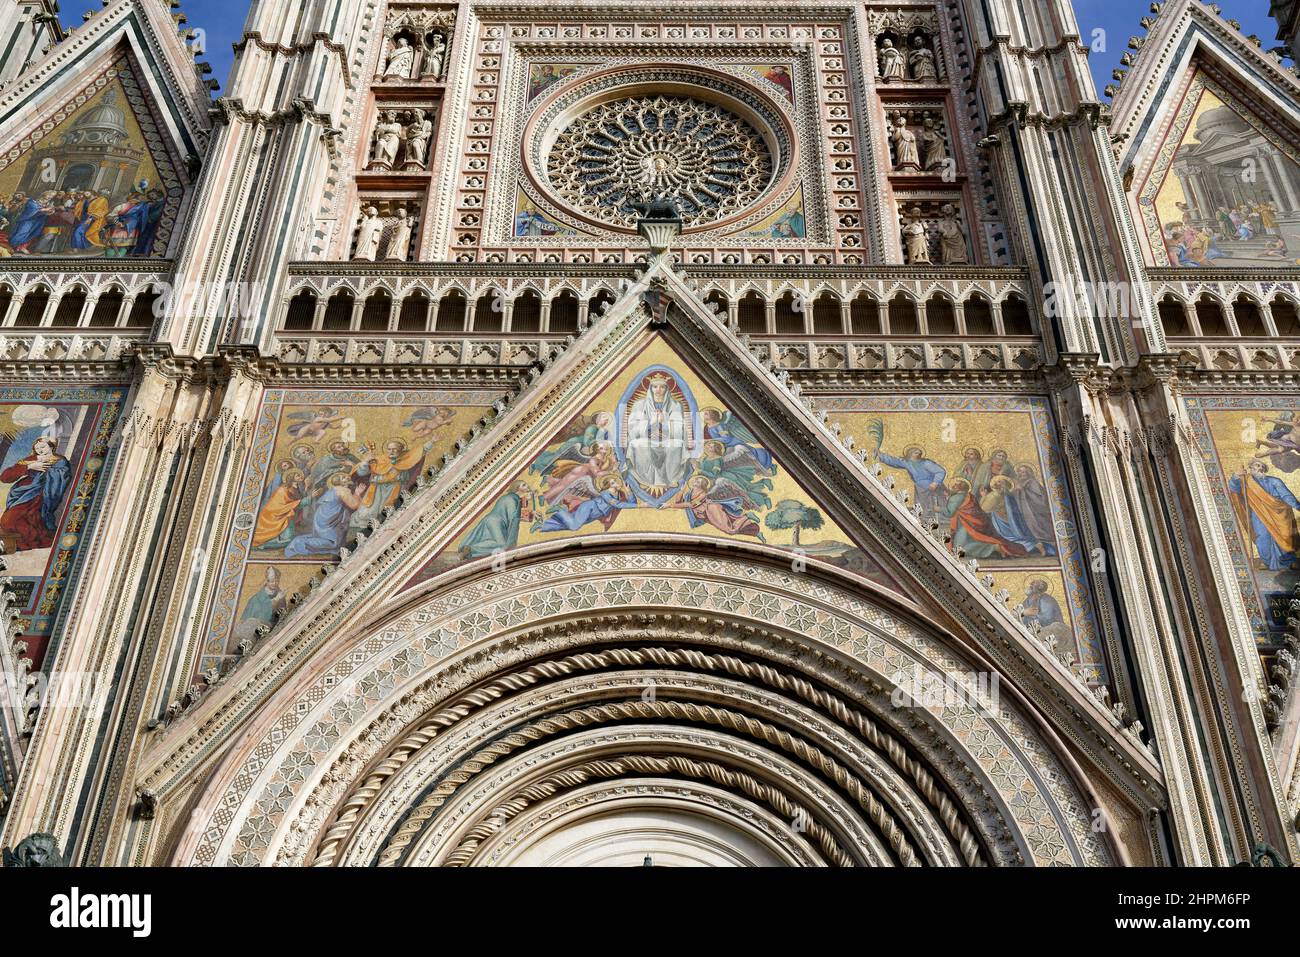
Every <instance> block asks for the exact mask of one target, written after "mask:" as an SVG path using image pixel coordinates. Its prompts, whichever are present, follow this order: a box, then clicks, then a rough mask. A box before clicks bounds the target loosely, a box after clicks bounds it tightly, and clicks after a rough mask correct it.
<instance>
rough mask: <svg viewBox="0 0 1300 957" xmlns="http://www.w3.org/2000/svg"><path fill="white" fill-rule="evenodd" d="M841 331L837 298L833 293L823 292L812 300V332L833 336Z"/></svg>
mask: <svg viewBox="0 0 1300 957" xmlns="http://www.w3.org/2000/svg"><path fill="white" fill-rule="evenodd" d="M843 331H844V325H843V322H842V320H841V318H840V300H839V297H838V296H836V295H835V293H833V292H829V291H828V292H823V293H822V294H821V295H820V296H818V297H817V298H816V299H815V300H813V332H815V333H818V334H819V335H824V334H831V335H834V334H835V333H839V332H843Z"/></svg>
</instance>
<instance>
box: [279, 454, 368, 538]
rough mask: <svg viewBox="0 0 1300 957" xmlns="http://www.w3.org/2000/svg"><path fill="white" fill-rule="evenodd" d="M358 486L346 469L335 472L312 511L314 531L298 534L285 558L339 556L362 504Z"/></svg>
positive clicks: (326, 483)
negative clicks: (354, 484) (353, 482)
mask: <svg viewBox="0 0 1300 957" xmlns="http://www.w3.org/2000/svg"><path fill="white" fill-rule="evenodd" d="M358 489H359V487H354V486H353V485H352V478H351V477H350V476H349V475H348V474H347V473H346V472H335V473H334V474H333V475H331V476H330V477H329V479H328V480H326V482H325V493H324V494H323V495H321V497H320V501H318V502H317V503H316V507H315V508H314V509H313V510H312V515H311V531H309V532H307V533H306V534H304V535H298V536H295V538H294V539H293V541H291V542H290V543H289V544H288V545H287V546H285V549H284V557H285V558H303V557H305V556H307V555H329V556H335V555H338V553H339V549H340V548H342V547H343V545H344V543H345V542H346V541H347V536H348V525H349V524H350V522H351V520H352V516H353V514H354V513H355V512H356V510H357V509H358V508H360V507H361V504H362V497H361V495H360V494H358Z"/></svg>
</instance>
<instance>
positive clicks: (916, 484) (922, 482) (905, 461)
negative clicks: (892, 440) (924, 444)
mask: <svg viewBox="0 0 1300 957" xmlns="http://www.w3.org/2000/svg"><path fill="white" fill-rule="evenodd" d="M876 458H878V459H879V460H880V461H881V462H882V463H884V464H885V465H888V466H889V467H890V468H895V469H902V470H903V471H904V472H906V473H907V474H908V475H910V476H911V477H912V500H913V501H915V502H916V503H917V504H918V505H920V506H921V507H922V508H923V509H925V512H926V514H927V515H930V514H934V513H936V512H940V511H942V510H943V509H944V506H945V505H946V504H947V502H946V498H947V496H946V494H945V490H944V484H943V480H944V479H946V478H947V477H948V472H947V470H946V469H945V468H944V467H943V466H942V465H940V464H939V463H938V462H936V461H934V460H933V459H927V458H926V457H925V451H924V450H923V449H922V448H921V447H920V446H917V445H912V446H909V447H908V448H906V449H904V450H903V457H902V458H901V459H900V458H899V457H898V456H896V455H890V454H889V453H888V452H877V453H876Z"/></svg>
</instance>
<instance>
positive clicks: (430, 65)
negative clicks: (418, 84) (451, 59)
mask: <svg viewBox="0 0 1300 957" xmlns="http://www.w3.org/2000/svg"><path fill="white" fill-rule="evenodd" d="M424 43H425V46H426V47H428V52H427V53H426V54H425V60H424V74H425V76H430V77H433V78H434V79H435V80H440V79H442V67H443V64H444V63H445V61H446V59H447V41H446V39H445V38H444V37H443V35H442V34H441V33H439V32H438V31H437V30H435V31H433V32H432V33H430V34H429V35H428V36H427V37H425V38H424Z"/></svg>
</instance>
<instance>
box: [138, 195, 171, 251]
mask: <svg viewBox="0 0 1300 957" xmlns="http://www.w3.org/2000/svg"><path fill="white" fill-rule="evenodd" d="M144 205H145V207H146V209H145V211H144V212H143V213H142V215H141V218H142V219H143V221H144V225H143V227H142V228H141V229H140V235H139V237H138V238H137V239H136V241H135V245H134V246H132V247H131V255H132V256H148V255H149V254H150V253H152V252H153V242H154V237H155V236H157V235H158V223H159V222H160V221H161V220H162V214H163V205H164V203H163V199H162V197H161V196H155V197H153V199H152V201H151V202H149V203H146V204H144Z"/></svg>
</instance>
